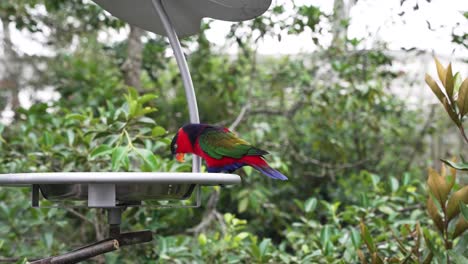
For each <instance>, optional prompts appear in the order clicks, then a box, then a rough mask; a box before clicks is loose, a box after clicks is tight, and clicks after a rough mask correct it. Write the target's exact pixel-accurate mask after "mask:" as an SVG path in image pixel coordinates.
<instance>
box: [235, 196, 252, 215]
mask: <svg viewBox="0 0 468 264" xmlns="http://www.w3.org/2000/svg"><path fill="white" fill-rule="evenodd" d="M248 206H249V198H248V197H245V198H243V199H241V200H240V201H239V205H238V207H237V211H238V212H239V213H243V212H245V211H246V210H247V207H248Z"/></svg>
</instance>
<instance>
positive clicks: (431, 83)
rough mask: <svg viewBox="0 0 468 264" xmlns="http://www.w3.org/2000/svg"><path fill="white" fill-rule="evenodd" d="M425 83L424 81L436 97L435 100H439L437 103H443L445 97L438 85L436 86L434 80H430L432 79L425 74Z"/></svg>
mask: <svg viewBox="0 0 468 264" xmlns="http://www.w3.org/2000/svg"><path fill="white" fill-rule="evenodd" d="M425 81H426V84H427V85H428V86H429V87H430V88H431V90H432V92H433V93H434V94H435V95H436V96H437V98H438V99H439V101H440V102H441V103H444V98H445V95H444V93H443V92H442V90H441V89H440V87H439V85H438V84H437V82H436V81H434V79H432V77H431V76H430V75H429V74H427V73H426V78H425Z"/></svg>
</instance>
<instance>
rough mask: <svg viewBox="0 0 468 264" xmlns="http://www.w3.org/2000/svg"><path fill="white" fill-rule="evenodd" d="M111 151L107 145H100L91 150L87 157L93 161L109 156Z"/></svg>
mask: <svg viewBox="0 0 468 264" xmlns="http://www.w3.org/2000/svg"><path fill="white" fill-rule="evenodd" d="M113 150H114V149H113V148H111V147H110V146H108V145H100V146H98V147H97V148H95V149H93V151H91V153H90V154H89V157H90V158H91V159H95V158H97V157H99V156H105V155H109V154H111V153H112V151H113Z"/></svg>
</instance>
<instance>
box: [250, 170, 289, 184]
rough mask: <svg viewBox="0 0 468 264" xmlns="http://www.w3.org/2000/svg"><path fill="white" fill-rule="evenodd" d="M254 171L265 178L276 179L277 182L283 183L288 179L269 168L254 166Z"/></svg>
mask: <svg viewBox="0 0 468 264" xmlns="http://www.w3.org/2000/svg"><path fill="white" fill-rule="evenodd" d="M254 168H255V169H257V170H258V171H260V172H261V173H263V174H265V175H266V176H268V177H270V178H273V179H277V180H282V181H285V180H287V179H288V177H286V176H284V175H283V174H282V173H281V172H279V171H277V170H275V169H273V168H271V167H258V166H254Z"/></svg>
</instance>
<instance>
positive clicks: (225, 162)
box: [171, 124, 288, 180]
mask: <svg viewBox="0 0 468 264" xmlns="http://www.w3.org/2000/svg"><path fill="white" fill-rule="evenodd" d="M171 152H172V154H173V155H176V159H177V160H178V161H179V162H183V161H184V154H185V153H193V154H196V155H198V156H200V157H202V158H203V159H204V160H205V161H206V164H207V167H208V172H228V173H232V172H233V171H235V170H237V169H239V168H240V167H243V166H246V165H249V166H252V167H253V168H255V169H256V170H258V171H260V172H261V173H263V174H265V175H266V176H268V177H271V178H273V179H278V180H287V179H288V178H287V177H286V176H284V175H283V174H281V173H280V172H279V171H277V170H275V169H273V168H271V167H270V166H269V165H268V164H267V163H266V161H265V160H264V159H263V156H264V155H266V154H268V152H266V151H264V150H261V149H259V148H256V147H254V146H252V145H250V144H249V143H248V142H247V141H245V140H243V139H241V138H239V137H237V136H236V135H235V134H234V133H232V132H231V131H229V129H227V128H223V127H219V126H212V125H207V124H188V125H185V126H183V127H181V128H180V129H179V131H178V132H177V134H176V135H175V136H174V138H173V139H172V142H171Z"/></svg>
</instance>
